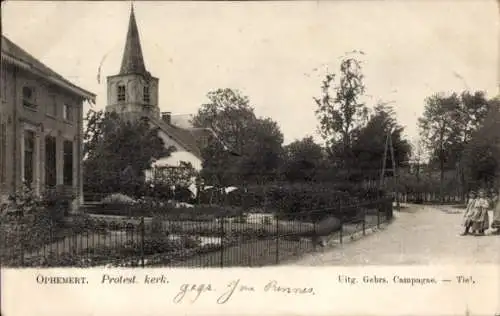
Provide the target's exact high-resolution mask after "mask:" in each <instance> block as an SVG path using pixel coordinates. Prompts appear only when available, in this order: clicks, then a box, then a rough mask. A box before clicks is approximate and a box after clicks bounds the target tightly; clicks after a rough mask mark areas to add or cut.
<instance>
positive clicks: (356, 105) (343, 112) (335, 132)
mask: <svg viewBox="0 0 500 316" xmlns="http://www.w3.org/2000/svg"><path fill="white" fill-rule="evenodd" d="M336 77H338V82H337V83H335V79H336ZM321 88H322V95H321V96H320V97H318V98H314V101H315V102H316V105H317V109H316V116H317V117H318V119H319V130H320V132H321V136H322V137H323V139H324V140H325V141H326V143H327V145H328V146H334V145H335V144H337V143H341V144H342V146H341V148H342V151H343V152H344V153H348V151H349V149H350V148H351V138H352V133H353V131H354V130H355V129H356V127H357V126H358V125H359V124H360V123H362V121H363V118H366V114H367V109H366V107H365V105H364V103H363V102H361V100H360V98H361V96H362V95H363V94H364V91H365V87H364V84H363V74H362V69H361V61H359V60H358V59H356V58H353V57H344V59H343V60H342V61H341V64H340V71H339V74H338V75H337V74H335V73H327V74H326V77H325V79H324V80H323V84H322V87H321Z"/></svg>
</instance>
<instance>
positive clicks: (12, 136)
mask: <svg viewBox="0 0 500 316" xmlns="http://www.w3.org/2000/svg"><path fill="white" fill-rule="evenodd" d="M0 93H1V102H2V104H1V106H0V198H2V199H5V198H6V196H8V195H9V194H11V193H13V192H15V191H16V190H18V189H20V188H21V187H22V184H23V183H26V184H28V185H29V186H31V187H32V188H33V189H34V190H35V191H36V192H37V193H39V194H40V193H43V192H44V190H46V189H48V188H62V192H66V193H68V192H71V195H72V196H74V197H76V198H75V200H74V202H75V203H74V204H73V206H74V207H78V204H79V203H80V202H81V201H82V196H83V195H82V183H83V182H82V168H81V161H82V131H83V128H82V121H83V113H82V112H83V103H84V102H86V101H88V102H92V103H95V95H94V94H93V93H91V92H88V91H86V90H84V89H82V88H80V87H78V86H76V85H74V84H72V83H71V82H69V81H68V80H66V79H65V78H63V77H62V76H61V75H59V74H58V73H56V72H55V71H53V70H51V69H50V68H49V67H47V66H45V65H44V64H43V63H41V62H40V61H39V60H37V59H36V58H35V57H33V56H32V55H30V54H29V53H27V52H26V51H25V50H23V49H22V48H21V47H19V46H18V45H16V44H14V43H13V42H12V41H10V40H9V39H7V38H6V37H3V36H2V60H1V92H0Z"/></svg>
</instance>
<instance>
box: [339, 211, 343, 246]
mask: <svg viewBox="0 0 500 316" xmlns="http://www.w3.org/2000/svg"><path fill="white" fill-rule="evenodd" d="M343 235H344V218H343V217H341V218H340V230H339V241H340V244H342V242H343V241H342V237H343Z"/></svg>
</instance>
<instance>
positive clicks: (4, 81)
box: [1, 65, 7, 101]
mask: <svg viewBox="0 0 500 316" xmlns="http://www.w3.org/2000/svg"><path fill="white" fill-rule="evenodd" d="M1 72H2V100H4V101H5V100H7V70H6V69H5V66H4V65H2V69H1Z"/></svg>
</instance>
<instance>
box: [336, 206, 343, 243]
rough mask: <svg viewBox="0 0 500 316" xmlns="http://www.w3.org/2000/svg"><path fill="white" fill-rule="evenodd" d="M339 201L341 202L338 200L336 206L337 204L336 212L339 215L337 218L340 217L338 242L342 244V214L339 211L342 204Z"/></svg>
mask: <svg viewBox="0 0 500 316" xmlns="http://www.w3.org/2000/svg"><path fill="white" fill-rule="evenodd" d="M341 203H342V202H341V201H339V202H338V206H337V208H338V214H339V215H340V216H339V219H340V230H339V239H340V240H339V241H340V244H342V237H343V236H342V235H343V234H344V216H343V215H342V213H341V212H342V204H341Z"/></svg>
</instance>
